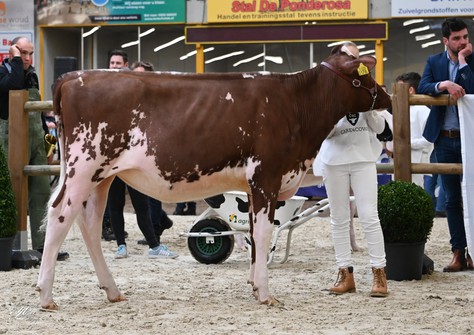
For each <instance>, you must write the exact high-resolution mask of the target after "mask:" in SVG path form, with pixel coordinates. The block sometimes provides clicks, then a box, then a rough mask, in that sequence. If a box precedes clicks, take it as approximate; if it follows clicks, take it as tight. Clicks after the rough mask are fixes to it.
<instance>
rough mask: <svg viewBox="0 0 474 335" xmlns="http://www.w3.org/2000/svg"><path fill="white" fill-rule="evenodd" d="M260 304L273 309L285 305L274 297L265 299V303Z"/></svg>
mask: <svg viewBox="0 0 474 335" xmlns="http://www.w3.org/2000/svg"><path fill="white" fill-rule="evenodd" d="M260 304H262V305H268V306H271V307H276V306H283V305H284V304H283V303H282V302H280V300H278V299H277V298H275V297H272V296H270V297H268V298H267V299H265V300H263V301H260Z"/></svg>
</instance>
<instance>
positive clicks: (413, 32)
mask: <svg viewBox="0 0 474 335" xmlns="http://www.w3.org/2000/svg"><path fill="white" fill-rule="evenodd" d="M429 29H430V26H428V25H427V26H423V27H420V28H413V29H410V34H415V33H419V32H420V31H425V30H429Z"/></svg>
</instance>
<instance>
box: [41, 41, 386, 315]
mask: <svg viewBox="0 0 474 335" xmlns="http://www.w3.org/2000/svg"><path fill="white" fill-rule="evenodd" d="M375 62H376V61H375V59H374V58H372V57H368V56H366V57H361V58H359V59H354V57H351V56H349V55H347V54H346V53H344V52H341V48H340V47H337V48H336V49H334V50H333V52H332V53H331V55H330V56H329V57H328V58H327V59H326V60H325V63H324V64H325V65H324V66H317V67H316V68H313V69H309V70H306V71H303V72H300V73H296V74H276V73H270V74H269V73H249V74H241V73H223V74H200V75H196V74H172V73H149V72H148V73H147V72H142V73H138V72H111V71H105V70H103V71H100V70H96V71H83V72H71V73H68V74H65V75H63V76H62V77H60V78H59V79H58V81H57V82H56V84H55V91H54V110H55V113H56V115H58V117H59V143H60V146H61V178H60V181H59V186H58V188H57V190H56V191H55V193H54V194H53V196H52V197H51V201H50V205H49V209H48V216H47V225H48V226H47V230H46V242H45V247H44V252H43V260H42V263H41V269H40V273H39V277H38V284H37V290H38V291H39V292H40V304H41V307H43V308H47V309H56V308H57V305H56V304H55V302H54V301H53V297H52V286H53V280H54V268H55V262H56V255H57V253H58V251H59V248H60V247H61V244H62V243H63V241H64V239H65V238H66V235H67V233H68V231H69V229H70V227H71V225H72V223H73V221H74V219H76V221H77V223H78V225H79V226H80V228H81V232H82V235H83V238H84V241H85V243H86V245H87V248H88V251H89V254H90V257H91V259H92V262H93V264H94V267H95V270H96V273H97V277H98V280H99V284H100V287H101V288H103V289H104V290H105V291H106V294H107V298H108V300H109V301H111V302H117V301H122V300H125V296H124V295H123V294H122V293H121V292H120V291H119V289H118V288H117V285H116V283H115V281H114V279H113V278H112V275H111V273H110V271H109V269H108V267H107V264H106V263H105V259H104V256H103V253H102V249H101V245H100V243H101V222H102V215H103V212H104V209H105V204H106V200H107V192H108V189H109V187H110V184H111V182H112V180H113V178H115V176H119V177H120V178H121V179H123V180H124V181H125V182H126V183H127V184H129V185H131V186H132V187H134V188H135V189H137V190H139V191H141V192H143V193H146V194H148V195H150V196H152V197H154V198H157V199H160V200H162V201H165V202H181V201H192V200H197V199H203V198H206V197H210V196H213V195H215V194H219V193H223V192H226V191H231V190H238V191H243V192H246V193H247V194H248V199H249V216H250V235H251V243H252V246H253V248H252V261H251V264H250V275H249V280H248V282H249V283H250V284H251V285H252V288H253V290H252V292H253V294H254V296H255V298H256V299H257V300H258V301H259V302H260V303H262V304H268V305H275V304H278V300H277V299H276V298H274V297H273V295H271V293H270V290H269V287H268V269H267V254H268V248H269V246H270V240H271V236H272V230H273V219H274V213H275V206H276V202H277V200H285V199H288V198H290V197H291V196H292V195H293V194H294V193H295V192H296V191H297V189H298V187H299V186H300V184H301V181H302V179H303V178H304V176H305V174H306V173H307V171H308V169H309V168H310V167H311V164H312V162H313V159H314V157H315V155H316V153H317V151H318V149H319V147H320V145H321V143H322V142H323V140H324V139H325V138H326V136H327V135H328V134H329V132H330V131H331V129H332V128H333V126H334V125H335V124H336V123H337V121H338V120H339V119H340V118H341V117H343V116H344V115H346V114H348V113H355V112H361V111H366V110H368V109H369V108H374V109H381V108H388V107H389V106H390V97H389V96H388V95H387V94H386V93H385V92H384V91H383V90H382V88H381V87H380V86H378V85H377V84H376V83H375V81H374V80H373V78H372V77H371V76H370V73H369V72H368V71H367V72H366V74H362V75H360V74H359V73H358V71H357V69H358V68H359V65H360V64H361V63H364V64H365V65H366V66H367V67H368V68H369V69H372V68H373V67H374V66H375ZM328 64H329V66H328ZM341 76H342V78H346V77H347V78H348V79H349V82H348V80H341ZM353 82H356V83H360V85H353V84H352V83H353ZM369 87H370V88H372V87H373V88H374V89H366V88H369Z"/></svg>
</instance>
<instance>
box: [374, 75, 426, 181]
mask: <svg viewBox="0 0 474 335" xmlns="http://www.w3.org/2000/svg"><path fill="white" fill-rule="evenodd" d="M395 80H396V82H397V83H407V84H408V93H409V94H410V95H413V94H416V92H417V89H418V85H419V83H420V80H421V76H420V75H419V74H418V73H416V72H408V73H403V74H401V75H399V76H398V77H397V78H396V79H395ZM429 113H430V109H429V108H428V107H426V106H424V105H411V106H410V145H411V162H412V163H429V162H430V156H431V152H432V151H433V144H432V143H430V142H428V141H427V140H426V139H425V138H424V137H423V130H424V129H425V125H426V120H427V119H428V115H429ZM383 115H384V116H386V115H387V114H386V113H384V114H383ZM389 116H390V120H389V121H387V122H388V124H389V126H390V127H392V124H393V122H392V120H391V117H392V115H391V114H389ZM392 129H393V128H392ZM386 150H387V151H388V152H389V153H390V154H391V153H393V142H392V141H390V142H387V143H386ZM411 178H412V181H413V182H414V183H415V184H417V185H419V186H421V187H423V188H424V178H423V175H421V174H413V175H412V176H411Z"/></svg>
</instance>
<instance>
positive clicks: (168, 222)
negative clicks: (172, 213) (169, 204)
mask: <svg viewBox="0 0 474 335" xmlns="http://www.w3.org/2000/svg"><path fill="white" fill-rule="evenodd" d="M161 226H162V227H163V230H164V229H170V228H171V227H173V221H172V220H171V219H170V218H169V217H168V216H166V218H165V219H164V220H163V221H161Z"/></svg>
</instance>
